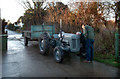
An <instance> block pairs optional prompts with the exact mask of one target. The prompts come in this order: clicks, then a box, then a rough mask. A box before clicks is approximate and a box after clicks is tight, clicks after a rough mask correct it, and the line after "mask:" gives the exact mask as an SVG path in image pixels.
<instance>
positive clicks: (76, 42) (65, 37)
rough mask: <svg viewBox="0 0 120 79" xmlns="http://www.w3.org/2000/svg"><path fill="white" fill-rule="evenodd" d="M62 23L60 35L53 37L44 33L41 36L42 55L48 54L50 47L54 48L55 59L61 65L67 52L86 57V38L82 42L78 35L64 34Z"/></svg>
mask: <svg viewBox="0 0 120 79" xmlns="http://www.w3.org/2000/svg"><path fill="white" fill-rule="evenodd" d="M61 28H62V21H61V20H60V33H59V34H54V35H53V37H51V36H50V34H49V33H46V32H45V33H43V34H41V35H40V39H39V48H40V53H41V54H43V55H46V54H48V51H49V46H52V47H53V48H54V58H55V61H56V62H58V63H60V62H62V61H63V59H64V53H65V52H69V53H70V52H73V53H76V52H80V54H81V55H82V56H83V57H85V56H86V53H85V49H84V48H85V47H84V41H83V39H84V37H83V38H82V40H81V37H82V36H81V35H76V34H72V33H64V32H62V30H61Z"/></svg>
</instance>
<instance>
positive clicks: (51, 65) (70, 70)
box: [2, 30, 120, 77]
mask: <svg viewBox="0 0 120 79" xmlns="http://www.w3.org/2000/svg"><path fill="white" fill-rule="evenodd" d="M8 34H9V36H8V51H7V52H3V55H2V56H3V57H2V59H3V60H2V65H3V66H2V76H3V77H120V69H119V68H116V67H112V66H109V65H105V64H103V63H99V62H96V61H93V63H83V62H82V60H83V59H82V58H80V57H78V56H76V55H75V54H72V53H71V54H70V55H66V56H65V60H64V61H63V63H61V64H59V63H56V62H55V60H54V56H53V51H52V49H50V51H49V54H48V56H43V55H41V54H40V52H39V47H38V42H36V41H30V42H29V44H28V47H25V46H24V39H23V37H22V35H21V34H18V33H16V32H13V31H10V30H8Z"/></svg>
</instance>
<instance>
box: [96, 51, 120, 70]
mask: <svg viewBox="0 0 120 79" xmlns="http://www.w3.org/2000/svg"><path fill="white" fill-rule="evenodd" d="M94 60H95V61H98V62H101V63H104V64H108V65H111V66H115V67H119V68H120V63H118V62H116V60H115V56H114V55H112V54H96V53H95V55H94Z"/></svg>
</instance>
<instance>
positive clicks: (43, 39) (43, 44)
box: [39, 33, 50, 55]
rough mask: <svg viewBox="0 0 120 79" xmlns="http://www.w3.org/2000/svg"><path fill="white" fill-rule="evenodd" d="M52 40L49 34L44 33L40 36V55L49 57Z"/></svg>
mask: <svg viewBox="0 0 120 79" xmlns="http://www.w3.org/2000/svg"><path fill="white" fill-rule="evenodd" d="M49 40H50V38H49V36H48V34H47V33H43V34H41V35H40V38H39V49H40V54H42V55H47V54H48V52H49V46H50V41H49Z"/></svg>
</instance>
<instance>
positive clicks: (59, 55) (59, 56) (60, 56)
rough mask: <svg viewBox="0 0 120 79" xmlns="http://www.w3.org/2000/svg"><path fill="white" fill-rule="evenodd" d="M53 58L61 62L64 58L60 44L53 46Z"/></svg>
mask: <svg viewBox="0 0 120 79" xmlns="http://www.w3.org/2000/svg"><path fill="white" fill-rule="evenodd" d="M54 58H55V61H56V62H57V63H62V61H63V60H64V52H63V50H62V48H61V47H60V46H56V47H55V48H54Z"/></svg>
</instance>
